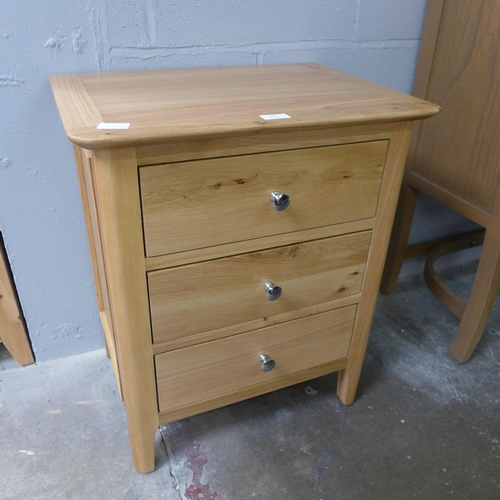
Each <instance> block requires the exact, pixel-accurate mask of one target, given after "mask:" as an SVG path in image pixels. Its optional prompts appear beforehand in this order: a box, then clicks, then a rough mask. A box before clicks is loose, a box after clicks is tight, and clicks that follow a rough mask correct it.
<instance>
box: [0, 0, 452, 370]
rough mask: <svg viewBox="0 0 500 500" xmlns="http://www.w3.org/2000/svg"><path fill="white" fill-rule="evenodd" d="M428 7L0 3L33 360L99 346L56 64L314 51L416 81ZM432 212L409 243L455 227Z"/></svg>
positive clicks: (256, 59)
mask: <svg viewBox="0 0 500 500" xmlns="http://www.w3.org/2000/svg"><path fill="white" fill-rule="evenodd" d="M425 4H426V1H425V0H253V1H244V0H239V1H237V0H196V1H193V0H168V1H167V0H164V1H160V0H143V1H139V0H136V1H134V0H108V1H106V0H81V1H79V2H76V1H67V0H39V1H33V0H16V1H11V0H0V6H1V9H0V12H1V14H0V93H1V98H0V231H2V233H3V235H4V238H5V242H6V246H7V251H8V254H9V258H10V261H11V264H12V268H13V272H14V277H15V281H16V283H17V287H18V291H19V294H20V297H21V302H22V305H23V308H24V313H25V315H26V319H27V323H28V328H29V331H30V335H31V338H32V342H33V347H34V351H35V354H36V357H37V359H38V360H39V361H42V360H46V359H50V358H55V357H60V356H66V355H69V354H73V353H77V352H82V351H85V350H89V349H94V348H98V347H101V346H102V336H101V327H100V324H99V315H98V312H97V306H96V300H95V295H94V288H93V280H92V272H91V266H90V260H89V253H88V247H87V242H86V235H85V228H84V221H83V213H82V208H81V204H80V197H79V191H78V183H77V176H76V171H75V167H74V161H73V157H72V146H71V144H70V143H69V142H68V141H67V140H66V138H65V135H64V131H63V128H62V125H61V123H60V120H59V117H58V114H57V111H56V107H55V104H54V102H53V99H52V94H51V91H50V87H49V81H48V76H49V75H50V74H52V73H80V72H91V71H114V70H128V69H145V68H169V67H172V68H173V67H194V66H216V65H236V64H271V63H290V62H318V63H321V64H325V65H328V66H331V67H335V68H337V69H340V70H343V71H346V72H350V73H353V74H355V75H357V76H360V77H363V78H367V79H370V80H373V81H375V82H378V83H381V84H384V85H387V86H389V87H393V88H395V89H398V90H401V91H404V92H410V90H411V86H412V81H413V74H414V68H415V62H416V57H417V51H418V47H419V38H420V33H421V29H422V22H423V16H424V10H425ZM429 207H430V209H429ZM429 210H430V212H431V220H432V223H431V224H429V222H428V220H427V219H426V222H425V223H424V222H423V221H422V219H421V218H420V219H419V220H418V221H417V228H416V231H415V232H414V235H413V237H412V238H413V239H414V240H416V239H420V240H422V239H426V237H427V233H429V232H431V233H432V234H434V233H436V232H437V233H439V231H440V228H441V227H442V226H443V223H444V224H445V225H447V226H450V225H451V226H456V225H457V219H456V217H455V216H453V215H450V213H449V212H445V211H443V209H442V208H440V207H437V208H436V206H435V205H433V204H429V203H427V204H425V203H424V204H423V206H422V207H421V209H420V212H419V213H420V215H421V216H423V215H428V213H427V212H429ZM443 221H444V222H443ZM458 224H461V222H460V221H459V222H458Z"/></svg>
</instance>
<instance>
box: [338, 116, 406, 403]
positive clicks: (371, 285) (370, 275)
mask: <svg viewBox="0 0 500 500" xmlns="http://www.w3.org/2000/svg"><path fill="white" fill-rule="evenodd" d="M410 134H411V124H409V123H404V124H401V125H400V126H399V127H398V129H397V130H395V131H394V132H393V135H392V137H391V140H390V142H389V150H388V151H387V158H386V162H385V168H384V177H383V179H382V186H381V188H380V197H381V199H384V200H385V203H381V204H379V206H378V209H377V218H376V221H375V226H374V228H373V235H372V244H371V248H370V254H369V256H368V261H367V263H366V271H365V282H364V284H363V293H362V295H361V299H360V302H359V304H358V310H357V313H356V320H355V322H354V329H353V333H352V340H351V346H350V349H349V359H348V362H347V367H346V368H345V369H344V370H341V371H339V378H338V386H337V394H338V396H339V398H340V399H341V401H342V402H343V403H344V404H345V405H350V404H352V403H353V402H354V399H355V397H356V390H357V388H358V382H359V377H360V375H361V368H362V366H363V360H364V357H365V352H366V346H367V344H368V336H369V334H370V329H371V325H372V319H373V313H374V311H375V305H376V303H377V296H378V289H379V286H380V278H381V276H382V266H383V265H384V260H385V255H386V252H387V245H388V243H389V236H390V228H391V226H392V223H393V220H394V212H395V210H396V204H397V199H398V192H399V189H400V186H401V178H402V176H403V171H402V170H403V169H402V168H401V166H402V165H403V164H404V162H405V159H406V154H407V151H408V144H409V141H410Z"/></svg>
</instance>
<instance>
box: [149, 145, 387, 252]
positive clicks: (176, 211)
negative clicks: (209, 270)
mask: <svg viewBox="0 0 500 500" xmlns="http://www.w3.org/2000/svg"><path fill="white" fill-rule="evenodd" d="M387 146H388V141H373V142H365V143H357V144H349V145H342V146H326V147H319V148H311V149H299V150H293V151H283V152H277V153H262V154H252V155H244V156H234V157H228V158H216V159H210V160H200V161H190V162H181V163H171V164H166V165H155V166H150V167H141V168H140V184H141V197H142V210H143V219H144V233H145V240H146V254H147V256H148V257H154V256H157V255H163V254H169V253H175V252H182V251H185V250H191V249H196V248H203V247H209V246H214V245H221V244H224V243H231V242H235V241H241V240H248V239H253V238H260V237H263V236H270V235H274V234H280V233H288V232H292V231H297V230H302V229H310V228H315V227H320V226H327V225H330V224H338V223H340V222H349V221H354V220H359V219H365V218H369V217H374V216H375V212H376V208H377V201H378V193H379V190H380V183H381V179H382V172H383V166H384V162H385V156H386V151H387ZM273 191H277V192H280V193H287V194H288V195H289V196H290V200H291V202H290V206H289V207H288V208H286V209H285V210H283V211H277V210H274V209H273V206H272V203H271V201H270V194H271V192H273Z"/></svg>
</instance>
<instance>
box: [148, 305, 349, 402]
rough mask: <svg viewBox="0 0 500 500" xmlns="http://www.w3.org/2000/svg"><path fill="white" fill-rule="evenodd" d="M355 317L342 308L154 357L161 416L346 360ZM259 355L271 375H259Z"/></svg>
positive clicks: (263, 373) (267, 373) (347, 309)
mask: <svg viewBox="0 0 500 500" xmlns="http://www.w3.org/2000/svg"><path fill="white" fill-rule="evenodd" d="M355 314H356V306H349V307H344V308H342V309H337V310H334V311H329V312H326V313H322V314H318V315H316V316H310V317H308V318H302V319H298V320H295V321H291V322H289V323H283V324H281V325H275V326H271V327H267V328H263V329H261V330H257V331H253V332H248V333H243V334H240V335H235V336H233V337H228V338H225V339H221V340H215V341H213V342H207V343H205V344H199V345H196V346H193V347H187V348H185V349H179V350H176V351H171V352H167V353H164V354H160V355H158V356H156V375H157V384H158V397H159V404H160V411H168V410H171V409H173V408H179V407H182V406H186V405H189V404H192V403H196V402H200V401H204V400H209V399H212V398H216V397H219V396H222V395H225V394H229V393H232V392H235V391H238V390H242V389H245V388H248V387H252V386H256V387H258V386H259V384H265V383H267V382H269V381H273V380H277V379H279V378H281V377H285V376H287V375H291V374H293V373H298V372H301V371H304V370H308V369H310V368H313V367H315V366H319V365H322V364H325V363H330V362H332V361H335V360H337V359H341V358H344V357H346V356H347V354H348V351H349V344H350V339H351V333H352V329H353V325H354V317H355ZM263 354H266V355H268V356H269V358H270V359H272V360H274V361H275V362H276V366H275V368H274V369H273V370H271V371H268V372H264V371H262V369H261V364H262V363H261V361H260V359H259V357H260V355H263ZM261 392H262V391H261ZM257 393H259V391H258V390H256V394H257Z"/></svg>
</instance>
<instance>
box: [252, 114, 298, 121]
mask: <svg viewBox="0 0 500 500" xmlns="http://www.w3.org/2000/svg"><path fill="white" fill-rule="evenodd" d="M259 116H260V117H261V118H262V119H263V120H285V119H286V118H291V116H289V115H287V114H286V113H277V114H275V115H259Z"/></svg>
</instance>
